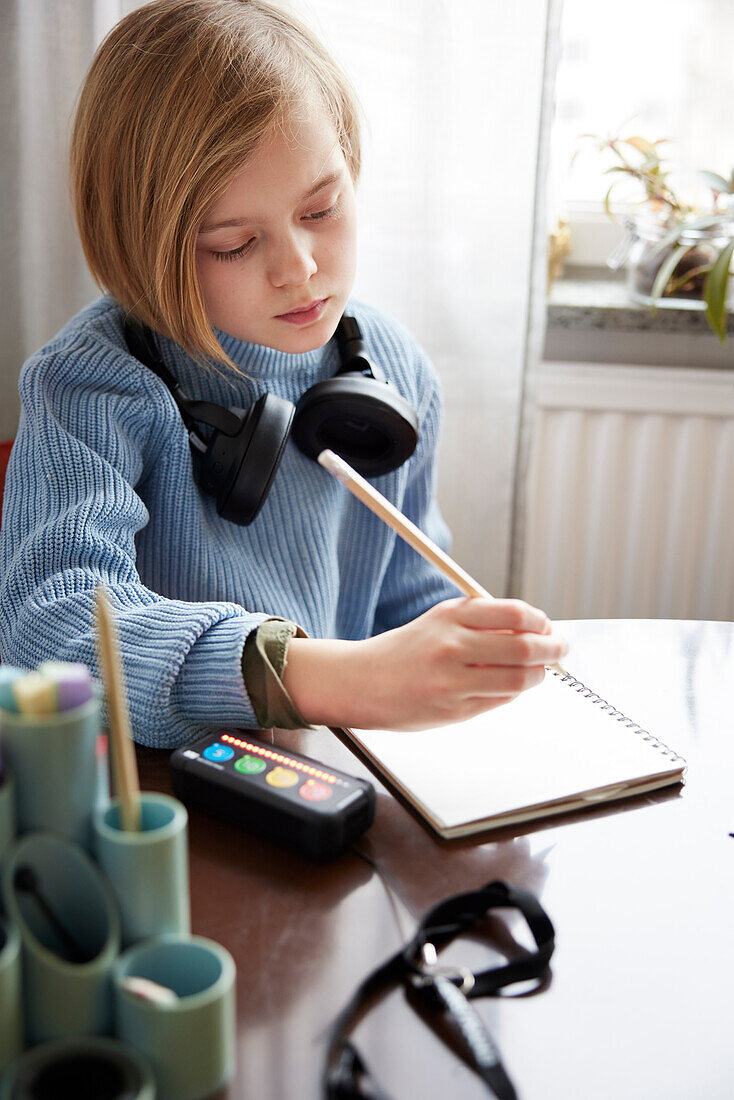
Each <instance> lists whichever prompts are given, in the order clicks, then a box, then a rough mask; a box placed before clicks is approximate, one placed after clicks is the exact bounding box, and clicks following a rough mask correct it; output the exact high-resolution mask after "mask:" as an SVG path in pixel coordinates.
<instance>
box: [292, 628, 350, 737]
mask: <svg viewBox="0 0 734 1100" xmlns="http://www.w3.org/2000/svg"><path fill="white" fill-rule="evenodd" d="M365 657H366V655H365V653H364V643H363V642H350V641H341V640H339V639H331V638H328V639H319V638H293V639H291V641H290V643H289V645H288V659H287V663H286V667H285V670H284V672H283V676H282V681H283V686H284V687H285V689H286V691H287V692H288V694H289V696H290V697H291V699H292V700H293V703H294V705H295V707H296V708H297V709H298V711H299V712H300V713H301V714H302V715H303V716H304V718H305V719H306V720H307V721H308V722H310V723H311V724H312V725H316V726H356V725H357V719H358V718H359V717H360V715H361V714H362V703H361V698H362V694H363V693H364V691H365V687H368V685H367V684H365V678H366V677H368V668H367V665H366V663H365Z"/></svg>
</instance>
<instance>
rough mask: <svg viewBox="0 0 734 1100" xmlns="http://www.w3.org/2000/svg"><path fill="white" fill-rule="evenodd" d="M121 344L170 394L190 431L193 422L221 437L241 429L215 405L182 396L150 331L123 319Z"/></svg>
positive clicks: (226, 411) (227, 412)
mask: <svg viewBox="0 0 734 1100" xmlns="http://www.w3.org/2000/svg"><path fill="white" fill-rule="evenodd" d="M125 341H126V343H127V346H128V350H129V351H130V353H131V354H132V355H134V356H135V358H136V359H139V360H140V362H141V363H144V364H145V366H146V367H148V369H149V370H152V371H153V373H154V374H157V375H158V377H159V378H160V379H161V381H162V382H164V383H165V384H166V386H167V387H168V389H169V390H170V391H171V396H172V397H173V400H174V401H175V402H176V404H177V405H178V409H179V412H180V413H181V419H182V420H183V422H184V424H185V426H186V427H187V428H188V429H189V430H191V428H192V427H193V425H194V423H195V422H196V421H198V422H199V423H200V424H208V425H209V426H210V427H212V428H217V429H218V430H219V431H220V432H224V434H225V435H236V434H237V432H238V431H239V430H240V428H241V427H242V418H241V417H239V416H237V415H236V413H233V412H232V411H231V410H229V409H225V408H224V406H223V405H215V404H213V403H212V402H211V401H193V400H192V399H191V398H190V397H187V395H186V394H185V393H184V391H183V390H182V389H181V386H180V384H179V383H178V382H177V381H176V379H175V378H174V377H173V375H172V374H171V372H170V371H169V369H168V367H167V366H166V364H165V363H164V362H163V358H162V356H161V353H160V352H159V350H158V346H157V344H156V342H155V337H154V335H153V332H152V331H151V329H149V328H148V327H147V326H146V325H142V324H141V323H140V322H139V321H136V320H135V318H133V317H126V318H125Z"/></svg>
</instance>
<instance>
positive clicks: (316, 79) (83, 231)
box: [70, 0, 360, 370]
mask: <svg viewBox="0 0 734 1100" xmlns="http://www.w3.org/2000/svg"><path fill="white" fill-rule="evenodd" d="M313 92H316V94H317V95H318V96H319V97H320V99H321V102H322V103H323V104H324V105H325V107H326V110H327V113H328V114H329V116H330V118H331V119H332V120H333V123H334V126H335V129H336V133H337V136H338V139H339V143H340V146H341V149H342V151H343V153H344V157H345V160H346V163H347V167H348V169H349V171H350V174H351V176H352V179H353V180H355V181H356V179H357V176H358V175H359V167H360V142H359V106H358V102H357V99H356V96H355V93H354V91H353V89H352V87H351V85H350V83H349V82H348V80H347V79H346V77H345V76H344V74H343V73H342V72H341V70H340V69H339V68H338V66H337V65H336V64H335V62H334V61H333V60H332V58H331V57H330V56H329V54H328V53H327V51H326V49H325V48H324V47H323V46H322V45H321V43H320V42H319V41H318V40H317V39H316V38H315V37H314V35H313V34H312V33H311V32H310V31H309V30H308V28H306V27H305V26H304V25H303V24H301V23H300V22H299V21H298V20H297V19H295V18H293V17H292V16H291V15H290V14H288V13H286V12H284V11H282V10H281V9H279V8H276V7H274V6H273V5H271V4H270V3H268V2H267V0H152V2H151V3H147V4H145V5H144V6H143V7H141V8H137V9H136V10H135V11H133V12H130V14H128V15H127V16H125V18H123V19H122V20H121V21H120V22H119V23H118V24H117V25H116V26H115V27H113V29H112V30H111V31H110V33H109V34H108V35H107V37H106V38H105V40H104V41H103V42H102V44H101V46H100V47H99V49H98V50H97V53H96V54H95V56H94V58H93V60H92V63H91V66H90V68H89V72H88V73H87V76H86V79H85V80H84V83H83V85H82V87H81V90H80V93H79V99H78V103H77V107H76V112H75V117H74V123H73V128H72V135H71V144H70V185H71V193H72V202H73V205H74V212H75V215H76V221H77V226H78V228H79V235H80V237H81V242H82V248H83V249H84V255H85V258H86V261H87V264H88V265H89V269H90V271H91V273H92V276H93V277H94V279H95V281H96V282H97V284H98V285H99V286H100V288H101V289H103V290H105V291H106V292H108V293H109V294H111V295H112V296H113V297H114V298H116V299H117V300H118V301H119V302H120V303H121V305H123V306H124V308H125V309H126V310H127V311H128V313H130V314H132V315H134V316H135V317H137V318H138V319H139V320H141V321H143V322H144V323H145V324H147V325H150V326H151V327H152V328H154V329H156V330H157V331H158V332H161V333H163V334H164V335H165V336H169V337H171V338H172V339H173V340H175V341H176V342H177V343H178V344H179V345H181V346H182V347H183V348H184V349H185V350H186V351H187V352H189V354H191V355H192V356H193V357H194V358H195V359H196V360H197V361H198V362H199V363H201V364H202V365H210V366H211V365H213V364H212V363H208V364H207V358H208V357H210V358H211V359H213V360H214V361H215V362H220V363H224V364H227V365H228V366H230V367H232V368H233V369H235V370H237V368H236V367H235V365H234V364H233V363H232V361H231V360H230V359H229V357H228V356H227V355H226V353H225V352H224V350H223V349H222V347H221V346H220V344H219V341H218V340H217V339H216V336H215V334H214V332H213V331H212V327H211V324H210V323H209V321H208V319H207V316H206V311H205V308H204V302H203V298H202V295H201V292H200V290H199V285H198V280H197V277H196V258H195V246H196V237H197V232H198V228H199V226H200V225H201V222H202V220H203V218H204V215H205V214H206V211H207V209H208V208H209V207H210V205H211V204H212V202H213V201H214V200H215V199H216V198H217V197H218V195H220V194H221V192H222V191H223V190H224V188H225V187H226V186H227V183H228V182H229V181H230V180H231V178H232V176H233V175H234V174H235V172H236V171H237V170H238V169H239V168H241V167H242V164H243V162H244V161H245V160H246V158H247V157H248V155H249V154H250V153H252V152H253V150H254V149H255V148H256V147H257V145H258V144H259V142H260V141H261V140H262V139H263V138H264V137H265V136H266V135H268V134H269V133H271V132H272V130H273V129H274V128H275V127H276V126H278V125H281V126H282V125H283V124H284V123H285V121H286V120H287V119H288V118H289V115H292V114H293V112H294V111H296V110H297V109H298V107H299V105H300V104H302V103H303V102H304V100H307V99H308V96H309V93H313Z"/></svg>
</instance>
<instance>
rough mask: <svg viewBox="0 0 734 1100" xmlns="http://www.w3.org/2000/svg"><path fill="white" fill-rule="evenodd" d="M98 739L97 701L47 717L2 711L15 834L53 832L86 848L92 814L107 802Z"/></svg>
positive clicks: (0, 739)
mask: <svg viewBox="0 0 734 1100" xmlns="http://www.w3.org/2000/svg"><path fill="white" fill-rule="evenodd" d="M99 734H100V718H99V702H98V700H97V699H90V700H89V702H88V703H84V704H83V705H82V706H80V707H75V708H74V709H73V710H67V711H61V712H60V713H59V714H51V715H48V717H45V718H38V717H35V716H29V715H24V714H14V713H12V712H11V711H7V710H2V709H0V745H1V746H2V753H3V761H6V760H7V762H8V763H9V765H10V768H11V770H12V772H13V774H14V776H15V812H16V823H17V831H18V834H21V833H24V832H29V831H30V830H31V829H53V830H55V831H56V832H60V833H63V834H64V835H65V836H68V837H70V838H71V839H72V840H75V841H77V843H79V844H82V845H83V846H84V847H85V848H89V846H90V842H91V817H92V811H93V810H94V809H95V808H96V806H98V805H99V804H101V803H102V802H104V801H106V800H107V797H108V794H107V790H106V789H105V784H106V774H105V771H106V769H103V767H102V764H103V763H104V759H102V761H100V760H99V759H98V757H97V749H98V744H97V738H98V736H99ZM101 744H102V745H104V744H105V742H101Z"/></svg>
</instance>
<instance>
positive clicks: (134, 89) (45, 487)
mask: <svg viewBox="0 0 734 1100" xmlns="http://www.w3.org/2000/svg"><path fill="white" fill-rule="evenodd" d="M359 166H360V146H359V133H358V112H357V106H356V102H355V98H354V95H353V92H352V91H351V89H350V87H349V85H348V83H347V81H346V80H345V78H344V76H343V75H342V74H341V72H340V71H339V69H338V68H337V67H336V65H335V64H334V62H333V61H332V60H331V58H330V57H329V56H328V54H327V53H326V52H325V50H324V48H323V47H322V46H321V45H320V43H319V42H318V41H316V40H315V39H314V37H313V36H312V35H311V34H310V32H309V31H308V30H306V29H305V28H304V27H303V26H302V25H301V24H300V23H298V22H297V21H296V20H295V19H293V18H292V17H291V16H290V15H288V14H286V13H284V12H282V11H280V10H279V9H277V8H276V7H274V6H271V5H270V4H268V3H266V2H265V0H153V2H152V3H148V4H146V5H145V6H143V7H141V8H139V9H138V10H137V11H133V12H132V13H130V14H129V15H128V16H126V17H125V18H124V19H123V20H122V21H121V22H120V23H119V24H118V25H117V26H116V27H115V28H114V29H113V30H112V31H111V33H110V34H109V35H108V37H107V38H106V40H105V41H104V42H103V43H102V45H101V46H100V48H99V50H98V51H97V54H96V56H95V58H94V60H93V62H92V65H91V67H90V70H89V72H88V74H87V77H86V79H85V81H84V84H83V86H82V89H81V93H80V98H79V102H78V107H77V111H76V116H75V121H74V127H73V133H72V140H71V183H72V193H73V200H74V206H75V212H76V218H77V223H78V227H79V232H80V235H81V240H82V245H83V248H84V253H85V256H86V259H87V262H88V264H89V267H90V269H91V271H92V274H93V276H94V278H95V279H96V281H97V282H98V284H99V285H100V287H101V288H102V289H103V290H104V291H105V292H106V293H105V295H104V296H103V297H101V298H100V299H99V300H97V301H95V302H93V303H91V304H90V305H89V306H87V307H86V308H85V309H83V310H82V311H81V312H80V313H79V314H77V316H76V317H74V318H72V320H70V321H69V322H68V324H67V325H66V326H65V327H64V328H63V329H62V330H61V331H60V332H59V333H58V334H57V335H56V336H55V337H54V338H53V339H52V340H51V341H50V342H49V343H48V344H47V345H46V346H45V347H43V348H41V349H40V351H38V352H37V353H36V354H35V355H33V356H31V358H30V359H29V360H28V361H27V362H26V363H25V364H24V367H23V370H22V373H21V377H20V383H19V390H20V395H21V402H22V411H21V419H20V425H19V429H18V434H17V439H16V443H15V446H14V449H13V453H12V457H11V460H10V465H9V469H8V476H7V490H6V495H5V505H4V512H3V521H2V546H1V560H2V574H1V575H2V591H1V594H0V648H1V653H2V659H3V660H5V661H10V662H12V663H13V664H17V665H21V666H26V667H33V666H35V665H36V664H37V663H39V662H40V661H41V660H43V659H46V658H56V659H61V660H67V661H82V662H84V663H85V664H87V665H89V666H91V667H95V663H96V656H95V636H94V626H93V614H92V608H93V593H94V588H95V585H96V584H97V583H100V582H102V583H104V584H105V585H106V586H107V588H108V589H109V591H110V595H111V598H112V600H113V603H114V604H115V606H116V610H117V618H118V624H119V630H120V636H121V643H122V650H123V654H124V661H125V671H126V680H127V685H128V693H129V698H130V707H131V717H132V725H133V729H134V732H135V737H136V739H137V740H138V741H140V742H141V743H143V744H147V745H152V746H157V747H165V748H173V747H175V746H177V745H179V744H182V743H185V742H187V741H191V740H193V739H194V738H195V737H197V736H200V735H201V734H202V733H205V732H207V731H208V730H209V729H211V728H212V727H221V726H226V725H233V726H241V727H256V726H260V727H268V726H270V725H280V726H292V727H298V726H305V725H307V724H326V725H349V726H354V727H358V728H366V727H367V728H368V727H373V726H378V727H383V728H385V727H387V728H393V729H416V730H418V729H421V728H425V727H428V726H435V725H439V724H441V723H447V722H451V721H454V720H457V719H462V718H467V717H469V716H470V715H472V714H475V713H478V712H480V711H482V710H487V709H489V708H491V707H496V706H498V705H499V704H501V703H505V702H507V701H508V700H510V699H511V698H512V697H513V696H515V695H516V694H517V693H518V692H520V691H522V690H524V689H526V688H529V687H531V686H532V685H533V684H537V683H538V682H539V681H540V680H541V679H542V678H543V674H544V665H546V664H550V663H553V662H555V661H558V660H559V659H560V658H562V657H563V656H564V654H565V652H566V644H565V642H564V641H563V640H562V639H561V638H559V637H558V636H556V635H554V634H553V633H552V632H551V630H550V625H549V623H548V620H547V618H546V616H545V615H544V614H543V613H542V612H541V611H538V610H536V609H535V608H532V607H530V606H528V605H527V604H524V603H522V602H519V601H513V600H496V601H489V600H483V599H466V598H460V597H458V595H457V591H456V589H455V588H454V587H453V586H452V585H451V584H449V583H448V582H447V581H446V580H445V579H444V578H443V577H442V576H441V575H440V574H438V573H437V572H436V570H434V569H433V568H431V567H430V566H429V565H428V564H427V563H425V562H424V561H423V559H421V558H419V557H418V556H417V555H416V554H415V553H414V552H413V551H412V550H410V549H409V548H408V547H407V546H406V545H405V544H404V543H403V542H402V541H401V540H399V539H397V538H396V536H395V534H394V533H393V532H392V531H390V530H389V529H388V528H387V527H385V526H384V525H383V524H381V523H380V522H379V520H377V519H376V518H375V517H374V516H373V515H372V514H371V513H370V512H368V510H367V509H365V508H364V507H363V506H362V505H361V504H360V503H359V502H358V501H356V500H354V498H352V497H351V496H350V494H348V493H347V492H345V490H344V489H343V488H342V487H341V486H340V485H339V484H338V483H337V482H336V481H335V480H334V479H333V478H332V477H331V476H330V475H329V474H328V473H327V472H326V471H325V470H323V469H322V468H321V467H320V466H319V465H318V464H317V463H315V462H314V461H313V459H312V458H311V457H309V456H308V455H307V454H305V453H303V452H302V451H301V450H300V449H299V447H298V446H296V445H295V444H294V442H293V440H292V439H288V441H287V443H286V444H285V446H284V449H283V453H282V460H281V462H280V466H279V468H278V469H277V474H276V476H274V478H273V481H272V484H271V486H270V488H269V491H267V486H266V487H265V493H264V494H263V496H264V499H263V501H262V507H261V508H260V510H259V512H258V514H257V515H256V518H254V519H253V520H252V522H250V523H243V522H239V521H237V520H235V522H233V521H232V519H231V518H225V517H224V516H223V515H221V514H220V511H219V509H218V504H217V501H216V500H215V498H214V497H213V496H212V495H211V494H210V493H209V492H207V491H206V485H204V484H203V483H200V482H201V479H199V482H197V480H195V475H196V471H197V463H199V462H200V461H201V452H202V451H203V450H206V448H207V446H208V444H209V442H210V440H211V435H212V428H211V418H210V420H209V426H208V427H207V426H206V424H205V423H204V422H205V421H206V416H205V415H204V412H202V406H201V405H199V406H198V407H197V408H194V409H193V415H190V414H191V413H192V409H191V407H190V406H187V408H188V409H189V412H188V413H186V412H185V410H184V412H182V408H183V406H182V405H181V395H182V394H184V395H185V397H186V398H188V399H189V400H190V401H194V402H209V403H214V404H216V405H219V406H223V407H235V408H238V409H245V410H248V409H250V408H252V407H253V405H254V404H255V403H256V402H257V400H258V399H259V398H263V396H264V395H265V394H267V395H268V397H271V396H272V397H276V398H280V399H281V401H285V402H288V403H291V404H292V405H295V404H296V403H297V402H298V400H299V398H300V397H301V395H302V394H304V392H305V391H307V390H308V389H309V388H310V387H312V386H314V385H315V384H318V383H320V382H325V381H327V380H328V379H331V378H332V377H333V376H334V374H335V373H336V371H337V368H338V366H339V355H338V351H337V348H336V346H335V345H336V342H335V341H334V340H333V339H332V337H333V336H334V333H335V330H336V328H337V324H338V323H339V320H340V318H341V316H342V314H344V313H347V314H348V315H350V316H354V317H355V318H356V321H357V323H358V326H359V328H360V330H361V334H362V337H363V340H364V348H365V351H366V354H367V356H368V357H369V359H370V360H371V361H372V362H373V363H374V364H376V365H377V366H378V367H379V368H380V369H381V370H382V372H383V373H384V375H385V382H386V383H387V385H386V386H385V387H384V389H385V392H387V391H389V392H391V393H395V394H397V395H399V399H402V400H403V401H404V402H407V403H408V405H409V406H412V408H413V410H414V411H415V416H416V418H417V425H418V441H417V446H415V449H414V451H413V453H412V454H411V455H410V457H409V458H407V459H406V460H405V461H403V462H402V464H400V465H399V466H398V467H397V468H396V469H394V470H391V471H390V472H388V473H385V474H384V475H381V476H380V477H379V478H378V484H379V486H380V490H381V491H382V492H383V493H384V494H385V495H386V496H388V497H389V498H390V499H391V500H392V501H393V502H394V503H395V504H396V506H397V507H398V508H400V509H401V510H402V511H404V512H405V513H406V514H407V515H408V516H409V517H410V518H411V519H412V520H413V521H414V522H415V523H416V524H418V526H420V527H421V528H422V529H423V530H424V531H426V532H427V533H428V534H429V535H430V536H431V537H432V538H433V539H435V540H436V541H437V542H439V543H440V544H441V545H443V546H444V547H445V546H446V545H447V543H448V532H447V530H446V527H445V525H444V523H443V521H442V518H441V516H440V514H439V511H438V508H437V506H436V502H435V498H434V484H435V464H436V447H437V442H438V436H439V426H440V417H441V398H440V390H439V383H438V379H437V377H436V375H435V372H434V370H433V368H432V366H431V364H430V363H429V362H428V360H427V359H426V357H425V355H424V354H423V352H422V351H421V349H420V348H419V347H418V346H417V345H416V343H415V342H414V341H413V339H412V338H411V337H410V336H409V334H408V333H407V332H406V331H405V330H404V329H403V328H401V327H400V326H398V325H397V324H395V323H394V322H392V321H390V320H388V319H387V318H386V317H384V316H382V315H381V314H380V313H378V312H377V311H376V310H374V309H371V308H369V307H368V306H365V305H362V304H360V303H358V302H355V301H350V299H349V295H350V290H351V287H352V282H353V278H354V271H355V200H354V187H355V184H356V181H357V178H358V175H359ZM132 318H135V319H136V320H137V321H139V322H142V323H143V324H144V325H145V326H147V327H148V330H149V338H150V344H149V345H148V346H149V347H150V349H151V355H152V356H153V358H154V359H156V360H157V361H158V363H159V364H160V367H159V369H158V372H157V373H156V370H155V369H149V366H145V365H144V364H143V362H141V361H140V357H136V356H134V355H133V354H132V353H131V350H130V345H129V339H128V336H129V331H130V330H126V327H125V322H126V321H128V320H130V319H132ZM136 355H137V352H136ZM142 358H143V359H144V358H145V357H144V356H142ZM374 385H375V386H377V387H378V388H381V387H383V385H384V383H382V382H375V383H374ZM176 386H178V387H180V389H178V390H177V389H176ZM177 402H178V403H177ZM282 407H285V406H282ZM288 407H290V406H288ZM220 411H221V410H220ZM199 416H200V417H201V418H202V419H201V422H199V423H198V424H197V419H198V417H199ZM192 431H193V435H192V436H190V432H192ZM256 473H257V470H256ZM197 476H198V475H197ZM286 656H287V662H286Z"/></svg>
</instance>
